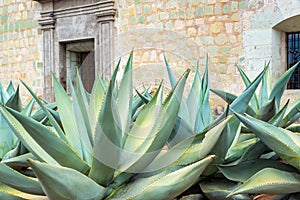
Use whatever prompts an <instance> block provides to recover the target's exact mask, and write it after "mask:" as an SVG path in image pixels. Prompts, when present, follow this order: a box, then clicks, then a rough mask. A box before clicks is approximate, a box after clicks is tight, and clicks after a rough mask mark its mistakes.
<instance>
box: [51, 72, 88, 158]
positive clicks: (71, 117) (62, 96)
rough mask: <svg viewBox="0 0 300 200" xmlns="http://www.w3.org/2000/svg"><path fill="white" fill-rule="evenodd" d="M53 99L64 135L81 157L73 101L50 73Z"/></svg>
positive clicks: (80, 145) (81, 152)
mask: <svg viewBox="0 0 300 200" xmlns="http://www.w3.org/2000/svg"><path fill="white" fill-rule="evenodd" d="M52 79H53V84H54V93H55V99H56V103H57V107H58V111H59V116H60V119H61V122H62V125H63V127H64V131H65V135H66V138H67V141H68V142H69V144H70V145H71V146H72V147H73V148H74V149H75V150H76V151H77V153H78V155H79V156H80V157H83V150H82V143H81V140H80V135H79V132H78V129H77V124H76V117H75V112H74V109H73V106H72V105H73V103H72V101H71V100H70V98H69V96H68V94H67V93H66V91H65V89H64V88H63V87H62V85H61V84H60V83H59V82H58V80H57V79H56V77H55V76H54V74H52Z"/></svg>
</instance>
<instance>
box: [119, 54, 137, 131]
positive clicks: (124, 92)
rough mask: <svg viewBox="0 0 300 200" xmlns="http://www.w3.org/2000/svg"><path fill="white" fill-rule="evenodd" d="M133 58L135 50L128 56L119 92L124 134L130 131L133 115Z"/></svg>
mask: <svg viewBox="0 0 300 200" xmlns="http://www.w3.org/2000/svg"><path fill="white" fill-rule="evenodd" d="M132 60H133V51H131V53H130V56H129V58H128V61H127V64H126V66H125V70H124V73H123V77H122V80H121V83H120V86H119V90H118V93H117V98H116V102H117V107H118V110H119V113H120V123H121V124H120V126H121V130H122V133H123V134H126V133H128V131H129V127H130V125H131V116H132V86H133V82H132Z"/></svg>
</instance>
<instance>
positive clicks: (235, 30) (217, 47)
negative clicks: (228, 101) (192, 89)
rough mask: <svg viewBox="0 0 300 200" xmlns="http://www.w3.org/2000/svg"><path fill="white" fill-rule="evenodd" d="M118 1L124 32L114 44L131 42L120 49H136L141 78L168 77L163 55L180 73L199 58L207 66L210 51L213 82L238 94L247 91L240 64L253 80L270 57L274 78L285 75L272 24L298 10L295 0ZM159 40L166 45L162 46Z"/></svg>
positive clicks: (119, 27)
mask: <svg viewBox="0 0 300 200" xmlns="http://www.w3.org/2000/svg"><path fill="white" fill-rule="evenodd" d="M117 2H118V4H117V10H118V16H117V20H116V32H117V34H118V35H120V36H119V37H116V43H117V42H120V41H121V42H122V41H124V43H123V44H122V45H123V46H128V45H129V46H130V47H129V48H128V49H122V50H121V51H122V52H123V54H126V52H128V51H129V50H130V49H132V48H133V49H136V53H135V56H136V58H135V63H136V65H137V66H139V67H137V68H138V69H136V79H137V80H139V81H140V82H147V78H148V77H151V78H153V77H156V78H157V79H160V78H162V77H164V78H166V77H167V72H166V71H165V69H164V67H163V65H164V64H163V54H166V55H167V57H168V59H169V60H170V61H171V63H170V65H171V67H172V68H173V70H175V71H176V72H177V75H179V74H180V73H181V72H182V71H183V69H184V68H187V67H192V68H194V67H195V66H196V63H197V60H199V64H200V65H199V66H200V69H202V70H203V68H204V66H205V55H206V54H208V57H209V70H210V72H211V86H212V87H213V88H217V89H224V90H226V91H230V92H233V93H235V94H239V93H241V92H242V90H243V89H244V85H243V84H242V80H241V78H240V76H239V74H238V72H237V70H236V67H235V65H236V64H238V65H240V66H241V67H242V68H243V69H244V70H245V72H246V73H247V74H248V76H249V77H250V79H254V78H255V77H256V76H257V75H258V74H259V72H260V71H261V70H262V69H263V67H264V64H265V63H267V62H268V61H271V71H272V77H273V82H274V81H275V80H276V79H277V78H278V77H279V75H281V74H282V73H284V71H285V70H286V69H285V67H284V66H285V64H284V63H282V59H283V57H284V52H282V46H283V48H284V45H285V44H284V41H283V40H282V38H281V37H282V33H280V32H278V31H276V30H275V29H274V26H275V25H276V23H279V22H280V21H282V20H284V19H286V18H288V17H290V16H293V15H296V14H300V7H299V1H297V0H290V1H284V0H247V1H246V0H163V1H155V0H119V1H117ZM287 31H288V30H287ZM170 35H172V36H173V37H172V36H170ZM120 38H121V40H118V39H120ZM122 38H126V39H123V40H122ZM159 42H162V43H163V45H158V44H157V43H159ZM180 42H181V43H180ZM168 43H169V44H168ZM190 44H192V45H190ZM118 49H121V48H118ZM195 52H196V53H195ZM120 54H121V53H117V54H116V55H120ZM139 69H142V70H139ZM157 82H158V81H157ZM287 93H288V94H289V95H288V96H289V97H294V98H295V96H296V97H297V96H298V97H299V95H297V94H296V93H297V92H296V93H295V91H292V92H287ZM291 93H293V94H291ZM219 103H220V102H218V101H216V105H218V104H219Z"/></svg>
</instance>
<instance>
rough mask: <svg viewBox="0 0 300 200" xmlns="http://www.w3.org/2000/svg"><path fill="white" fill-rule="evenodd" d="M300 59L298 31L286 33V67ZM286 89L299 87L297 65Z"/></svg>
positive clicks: (299, 35) (299, 72) (299, 74)
mask: <svg viewBox="0 0 300 200" xmlns="http://www.w3.org/2000/svg"><path fill="white" fill-rule="evenodd" d="M298 61H300V32H297V33H287V69H289V68H291V67H292V66H294V65H295V64H296V63H297V62H298ZM287 88H288V89H300V67H297V68H296V70H295V71H294V73H293V74H292V76H291V78H290V81H289V82H288V85H287Z"/></svg>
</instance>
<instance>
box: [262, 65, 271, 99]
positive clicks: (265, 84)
mask: <svg viewBox="0 0 300 200" xmlns="http://www.w3.org/2000/svg"><path fill="white" fill-rule="evenodd" d="M269 65H270V62H268V64H267V65H265V67H267V68H268V69H267V71H266V74H265V76H264V78H263V79H262V84H261V88H260V91H259V105H264V104H265V103H266V102H267V101H268V99H269V91H270V87H271V78H270V69H269Z"/></svg>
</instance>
